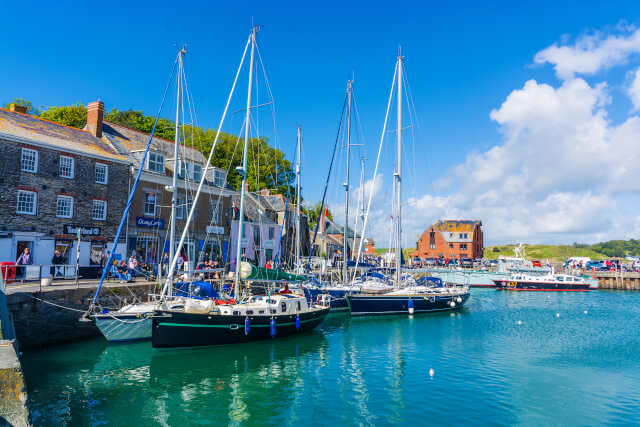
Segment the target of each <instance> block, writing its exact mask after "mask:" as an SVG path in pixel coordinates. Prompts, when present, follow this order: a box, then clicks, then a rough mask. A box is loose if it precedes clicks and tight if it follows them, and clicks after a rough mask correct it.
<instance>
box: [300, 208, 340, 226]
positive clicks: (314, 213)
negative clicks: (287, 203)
mask: <svg viewBox="0 0 640 427" xmlns="http://www.w3.org/2000/svg"><path fill="white" fill-rule="evenodd" d="M321 206H322V202H318V203H316V204H314V205H311V206H307V205H302V207H301V210H302V212H303V213H304V214H305V215H306V216H307V219H308V221H309V228H314V227H315V226H316V224H317V221H318V216H319V215H320V207H321ZM325 208H326V206H325ZM327 211H328V215H327V218H329V219H330V220H332V221H333V214H332V213H331V210H330V209H328V208H327Z"/></svg>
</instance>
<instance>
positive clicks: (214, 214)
mask: <svg viewBox="0 0 640 427" xmlns="http://www.w3.org/2000/svg"><path fill="white" fill-rule="evenodd" d="M219 212H220V202H219V201H217V200H211V201H210V202H209V216H210V217H211V223H212V224H219V221H220V217H219V215H218V213H219Z"/></svg>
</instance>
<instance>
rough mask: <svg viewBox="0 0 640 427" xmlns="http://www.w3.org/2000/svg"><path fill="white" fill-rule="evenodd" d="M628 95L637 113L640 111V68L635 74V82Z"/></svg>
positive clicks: (630, 86) (628, 89)
mask: <svg viewBox="0 0 640 427" xmlns="http://www.w3.org/2000/svg"><path fill="white" fill-rule="evenodd" d="M627 95H629V99H631V103H632V104H633V108H634V109H635V110H636V111H638V110H640V68H638V69H637V70H635V71H634V72H633V80H632V81H631V84H630V85H629V87H628V88H627Z"/></svg>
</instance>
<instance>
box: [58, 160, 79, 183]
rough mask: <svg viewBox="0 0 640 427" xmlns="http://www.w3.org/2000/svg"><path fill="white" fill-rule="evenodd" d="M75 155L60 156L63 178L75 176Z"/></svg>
mask: <svg viewBox="0 0 640 427" xmlns="http://www.w3.org/2000/svg"><path fill="white" fill-rule="evenodd" d="M74 160H75V159H74V158H73V157H67V156H60V176H61V177H63V178H69V179H71V178H73V163H74Z"/></svg>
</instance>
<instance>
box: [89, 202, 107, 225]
mask: <svg viewBox="0 0 640 427" xmlns="http://www.w3.org/2000/svg"><path fill="white" fill-rule="evenodd" d="M91 217H92V218H93V219H94V220H96V221H106V219H107V202H106V201H105V200H94V201H93V215H92V216H91Z"/></svg>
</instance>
